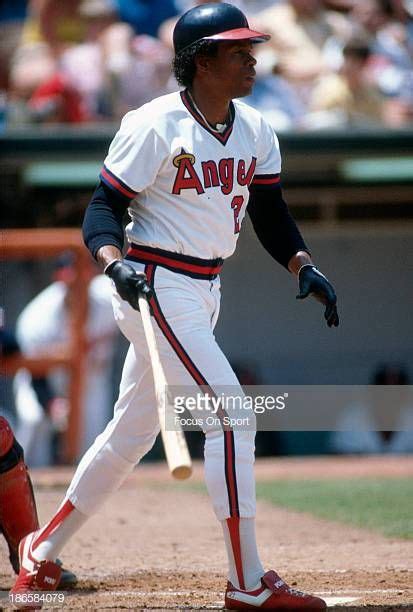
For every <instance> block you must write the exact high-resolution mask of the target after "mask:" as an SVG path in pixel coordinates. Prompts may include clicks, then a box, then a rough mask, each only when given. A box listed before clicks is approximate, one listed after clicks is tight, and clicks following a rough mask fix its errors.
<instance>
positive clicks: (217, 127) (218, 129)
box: [187, 89, 228, 134]
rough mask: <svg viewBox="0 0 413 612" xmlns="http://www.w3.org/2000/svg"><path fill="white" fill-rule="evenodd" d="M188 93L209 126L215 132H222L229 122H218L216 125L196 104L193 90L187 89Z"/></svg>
mask: <svg viewBox="0 0 413 612" xmlns="http://www.w3.org/2000/svg"><path fill="white" fill-rule="evenodd" d="M187 93H188V96H189V97H190V98H191V102H192V104H193V105H194V106H195V108H196V110H197V111H198V113H199V114H200V115H201V117H202V119H203V120H204V121H205V123H207V124H208V125H209V127H210V128H211V130H213V131H214V132H218V134H221V133H222V132H224V131H225V130H226V128H227V125H228V122H226V123H217V124H216V125H215V127H214V126H213V125H212V124H211V123H210V122H209V121H208V119H207V118H206V117H205V115H204V114H203V113H202V112H201V111H200V110H199V107H198V105H197V104H196V102H195V100H194V98H193V96H192V94H191V92H190V91H189V89H187Z"/></svg>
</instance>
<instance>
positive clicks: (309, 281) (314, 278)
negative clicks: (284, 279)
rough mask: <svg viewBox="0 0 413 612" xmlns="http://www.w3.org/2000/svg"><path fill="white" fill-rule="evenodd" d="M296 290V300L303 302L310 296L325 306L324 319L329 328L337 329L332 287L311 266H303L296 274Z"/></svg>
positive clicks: (337, 321)
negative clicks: (297, 290)
mask: <svg viewBox="0 0 413 612" xmlns="http://www.w3.org/2000/svg"><path fill="white" fill-rule="evenodd" d="M298 288H299V291H300V293H299V294H298V295H297V296H296V297H297V300H304V299H305V298H306V297H308V296H309V295H312V296H313V297H314V298H315V299H316V300H317V301H318V302H321V303H322V304H325V307H326V309H325V312H324V318H325V320H326V321H327V325H328V326H329V327H333V326H334V327H338V323H339V319H338V312H337V306H336V303H337V296H336V294H335V291H334V288H333V285H332V284H331V283H330V282H329V281H328V280H327V279H326V277H325V276H324V274H321V272H320V271H319V270H317V268H316V267H315V266H313V265H312V264H305V265H304V266H302V267H301V268H300V271H299V273H298Z"/></svg>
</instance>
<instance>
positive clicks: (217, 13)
mask: <svg viewBox="0 0 413 612" xmlns="http://www.w3.org/2000/svg"><path fill="white" fill-rule="evenodd" d="M269 38H270V36H269V35H268V34H263V33H262V32H255V31H254V30H251V29H250V27H249V25H248V21H247V18H246V17H245V15H244V13H243V12H242V11H240V10H239V9H238V8H237V7H236V6H232V4H227V3H226V2H219V3H210V4H202V5H199V6H195V7H194V8H192V9H190V10H189V11H187V12H186V13H185V14H184V15H182V17H181V18H180V19H179V21H178V22H177V24H176V26H175V29H174V35H173V40H174V49H175V53H176V54H177V53H180V52H181V51H183V50H184V49H187V48H188V47H190V46H191V45H193V44H194V43H196V42H199V41H200V40H245V39H249V40H251V42H254V43H258V42H265V41H266V40H268V39H269Z"/></svg>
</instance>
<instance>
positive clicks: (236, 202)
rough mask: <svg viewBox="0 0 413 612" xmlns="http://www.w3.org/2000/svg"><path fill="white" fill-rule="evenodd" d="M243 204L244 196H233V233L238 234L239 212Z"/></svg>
mask: <svg viewBox="0 0 413 612" xmlns="http://www.w3.org/2000/svg"><path fill="white" fill-rule="evenodd" d="M243 204H244V196H234V197H233V198H232V202H231V208H232V210H233V211H234V234H239V230H240V225H239V213H240V211H241V208H242V205H243Z"/></svg>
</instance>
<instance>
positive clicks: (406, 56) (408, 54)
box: [350, 0, 413, 127]
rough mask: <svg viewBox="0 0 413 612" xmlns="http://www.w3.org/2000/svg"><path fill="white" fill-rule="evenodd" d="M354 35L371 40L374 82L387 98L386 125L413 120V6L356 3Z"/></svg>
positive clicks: (375, 0) (386, 0) (369, 0)
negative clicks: (360, 35)
mask: <svg viewBox="0 0 413 612" xmlns="http://www.w3.org/2000/svg"><path fill="white" fill-rule="evenodd" d="M350 17H351V23H352V29H353V32H354V33H356V34H360V33H361V34H362V35H364V36H367V37H369V40H370V48H371V51H372V57H371V59H370V62H369V72H370V75H371V79H372V80H374V81H375V82H376V83H377V86H378V87H379V88H380V90H381V91H382V92H383V94H384V95H386V96H387V97H388V104H387V105H386V123H387V124H389V125H392V126H394V127H403V125H407V124H409V123H411V122H412V121H413V6H412V5H411V3H409V2H400V1H399V0H355V2H354V7H353V9H352V11H351V13H350Z"/></svg>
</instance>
